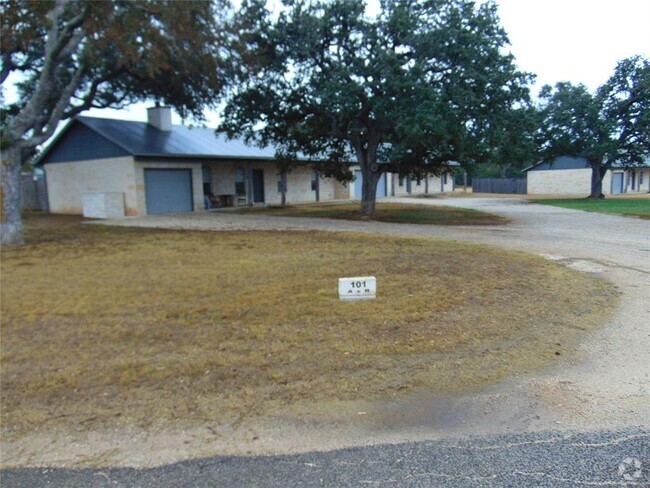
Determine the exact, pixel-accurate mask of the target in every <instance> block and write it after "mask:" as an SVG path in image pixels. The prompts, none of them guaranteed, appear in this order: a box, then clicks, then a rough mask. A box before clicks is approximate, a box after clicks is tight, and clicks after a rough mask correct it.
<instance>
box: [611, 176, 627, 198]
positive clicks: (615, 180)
mask: <svg viewBox="0 0 650 488" xmlns="http://www.w3.org/2000/svg"><path fill="white" fill-rule="evenodd" d="M623 176H624V174H623V173H614V174H613V175H612V194H613V195H619V194H621V193H623V182H624V181H625V178H624V177H623Z"/></svg>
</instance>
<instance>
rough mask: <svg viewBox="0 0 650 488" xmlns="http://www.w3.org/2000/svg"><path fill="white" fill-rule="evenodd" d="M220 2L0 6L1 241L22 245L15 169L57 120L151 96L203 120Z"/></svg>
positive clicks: (217, 47) (59, 0)
mask: <svg viewBox="0 0 650 488" xmlns="http://www.w3.org/2000/svg"><path fill="white" fill-rule="evenodd" d="M226 3H227V0H207V1H193V2H174V1H162V0H140V1H117V0H112V1H101V2H99V1H92V0H77V1H66V0H56V1H53V0H51V1H46V0H37V1H32V0H12V1H11V2H2V3H1V4H0V18H1V23H2V24H1V26H2V41H1V48H2V52H1V60H2V66H1V69H0V80H1V81H2V85H3V90H4V89H5V88H6V85H9V84H14V85H15V87H16V89H17V97H16V101H15V102H12V103H10V104H4V103H3V107H2V120H1V122H0V127H1V129H2V134H1V141H0V142H1V144H2V215H1V218H0V232H1V234H2V244H5V245H15V244H20V243H22V242H23V235H22V222H21V219H20V188H19V185H20V170H21V166H22V164H23V163H24V162H25V161H27V160H28V158H30V157H31V156H32V155H34V153H35V151H36V150H37V147H38V146H39V145H40V144H42V143H43V142H45V141H46V140H47V139H48V138H50V137H51V136H52V134H53V133H54V131H55V130H56V127H57V125H58V123H59V122H60V121H62V120H65V119H68V118H70V117H73V116H75V115H76V114H78V113H80V112H82V111H84V110H87V109H89V108H91V107H96V108H106V107H113V108H119V107H122V106H124V105H127V104H129V103H133V102H136V101H142V100H157V101H160V102H163V103H166V104H169V105H171V106H173V107H175V108H176V109H177V110H178V111H179V112H180V113H181V114H191V115H193V116H195V117H197V118H200V117H202V114H203V110H204V108H205V107H206V106H214V105H215V104H216V101H217V96H218V94H219V92H220V89H221V81H222V78H223V76H222V74H223V66H222V63H221V61H220V59H221V58H222V57H223V52H222V49H223V47H224V45H225V42H224V39H223V30H222V24H223V22H222V18H223V13H224V9H225V8H226V7H227V4H226Z"/></svg>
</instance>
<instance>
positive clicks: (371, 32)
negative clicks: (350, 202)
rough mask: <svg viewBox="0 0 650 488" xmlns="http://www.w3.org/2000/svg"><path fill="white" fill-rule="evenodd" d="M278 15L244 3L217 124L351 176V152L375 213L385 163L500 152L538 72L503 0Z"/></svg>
mask: <svg viewBox="0 0 650 488" xmlns="http://www.w3.org/2000/svg"><path fill="white" fill-rule="evenodd" d="M286 3H287V5H286V6H285V8H284V9H283V10H281V12H280V13H279V15H277V16H276V17H274V16H272V15H271V13H270V12H268V11H267V10H266V2H265V1H264V0H250V1H245V2H243V4H242V7H241V10H240V12H239V13H238V15H236V17H235V20H234V25H233V30H235V31H237V32H239V36H238V37H237V39H236V43H235V46H234V51H235V53H236V55H235V58H234V59H233V62H232V67H233V69H232V72H231V73H230V75H231V78H230V79H231V84H230V90H229V95H228V97H227V105H226V108H225V112H224V122H223V123H222V125H221V126H220V128H219V130H220V131H222V132H226V133H227V134H228V135H230V136H234V135H244V136H245V137H246V138H247V139H249V140H255V141H257V142H259V143H262V144H268V143H274V144H276V145H277V146H278V147H279V148H280V149H279V153H280V155H281V159H282V160H290V159H295V156H296V155H297V154H298V153H302V154H303V155H306V156H308V157H311V158H314V159H318V160H325V161H324V162H321V163H319V164H320V165H319V171H320V172H321V173H323V174H325V175H327V176H334V177H336V178H338V179H339V180H342V181H346V180H347V181H349V180H350V179H351V174H350V171H349V165H348V164H347V162H348V161H349V160H350V158H352V159H353V160H354V161H356V163H358V164H359V166H360V168H361V171H362V174H363V188H362V193H363V194H362V211H363V212H364V213H372V212H373V211H374V206H375V189H376V185H377V182H378V181H379V178H380V176H381V173H382V172H383V171H385V170H388V169H390V170H391V171H394V172H399V173H400V174H402V175H406V174H422V173H426V172H433V173H437V172H439V171H441V170H442V169H444V168H445V165H446V164H447V163H448V162H449V161H459V162H461V163H462V164H464V165H472V164H477V163H481V162H485V161H488V160H492V159H493V158H495V157H498V150H499V148H500V147H503V146H502V144H505V143H506V142H507V141H506V139H507V138H504V130H507V129H506V128H510V129H516V128H517V127H518V125H517V124H514V125H513V124H512V123H511V122H512V120H513V119H514V118H516V117H517V112H516V110H518V109H522V108H523V107H525V106H526V105H527V103H528V89H527V83H528V82H529V81H530V79H531V77H530V75H528V74H526V73H522V72H520V71H518V70H517V68H516V66H515V64H514V59H513V57H512V56H511V55H509V54H507V53H506V51H505V48H506V46H507V43H508V39H507V36H506V33H505V32H504V30H503V29H502V28H501V26H500V24H499V19H498V16H497V10H496V5H495V4H494V3H493V2H487V3H482V4H480V5H478V6H477V5H476V4H475V2H474V1H471V0H425V1H421V2H398V1H383V2H381V11H380V12H379V14H378V15H377V16H376V17H373V18H370V17H368V16H366V14H365V2H364V1H363V0H333V1H318V0H316V1H306V0H293V1H291V2H286Z"/></svg>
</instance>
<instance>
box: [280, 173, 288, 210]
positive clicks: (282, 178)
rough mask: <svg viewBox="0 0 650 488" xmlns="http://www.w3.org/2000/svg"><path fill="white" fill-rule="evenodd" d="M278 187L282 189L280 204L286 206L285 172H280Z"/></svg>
mask: <svg viewBox="0 0 650 488" xmlns="http://www.w3.org/2000/svg"><path fill="white" fill-rule="evenodd" d="M280 189H281V190H282V192H281V202H280V206H281V207H286V206H287V173H286V172H284V171H283V172H281V173H280Z"/></svg>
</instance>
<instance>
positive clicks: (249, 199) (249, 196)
mask: <svg viewBox="0 0 650 488" xmlns="http://www.w3.org/2000/svg"><path fill="white" fill-rule="evenodd" d="M246 205H248V206H249V207H250V206H251V205H253V163H251V162H250V161H248V162H247V163H246Z"/></svg>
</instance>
